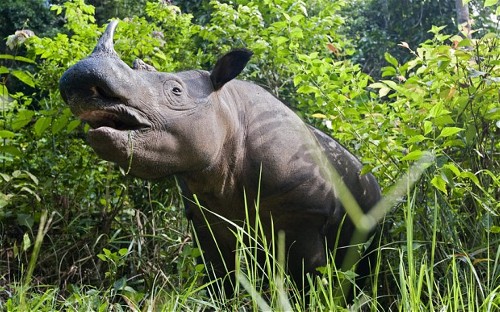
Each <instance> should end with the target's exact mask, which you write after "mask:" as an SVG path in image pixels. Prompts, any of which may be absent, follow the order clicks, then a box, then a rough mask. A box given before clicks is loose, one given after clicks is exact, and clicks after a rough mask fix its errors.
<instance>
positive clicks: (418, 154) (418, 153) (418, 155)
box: [401, 150, 424, 160]
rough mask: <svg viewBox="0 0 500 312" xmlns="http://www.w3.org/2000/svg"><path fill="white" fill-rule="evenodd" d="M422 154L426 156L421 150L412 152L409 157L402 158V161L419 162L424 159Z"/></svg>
mask: <svg viewBox="0 0 500 312" xmlns="http://www.w3.org/2000/svg"><path fill="white" fill-rule="evenodd" d="M422 154H424V152H422V151H421V150H416V151H412V152H410V153H408V155H406V156H404V157H403V158H401V160H418V159H420V158H421V157H422Z"/></svg>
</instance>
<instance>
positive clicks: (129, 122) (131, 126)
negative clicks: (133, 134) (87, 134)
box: [78, 106, 151, 131]
mask: <svg viewBox="0 0 500 312" xmlns="http://www.w3.org/2000/svg"><path fill="white" fill-rule="evenodd" d="M78 117H79V118H80V119H81V120H82V121H84V122H86V123H88V124H89V126H90V127H91V128H93V129H98V128H101V127H108V128H113V129H116V130H120V131H126V130H140V129H144V128H149V127H151V124H150V123H149V122H148V121H147V120H146V119H145V118H143V117H142V116H140V114H139V113H138V112H135V111H133V110H130V109H127V108H124V107H123V106H118V107H114V108H109V109H98V110H92V111H86V112H83V113H81V114H80V115H79V116H78Z"/></svg>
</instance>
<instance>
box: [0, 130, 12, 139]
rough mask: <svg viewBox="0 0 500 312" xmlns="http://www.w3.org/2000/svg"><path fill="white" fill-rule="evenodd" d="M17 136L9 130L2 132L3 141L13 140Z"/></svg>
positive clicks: (0, 133) (0, 131) (0, 135)
mask: <svg viewBox="0 0 500 312" xmlns="http://www.w3.org/2000/svg"><path fill="white" fill-rule="evenodd" d="M15 135H16V134H15V133H14V132H12V131H9V130H0V138H2V139H11V138H13V137H14V136H15Z"/></svg>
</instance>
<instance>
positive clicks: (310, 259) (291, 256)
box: [275, 215, 327, 289]
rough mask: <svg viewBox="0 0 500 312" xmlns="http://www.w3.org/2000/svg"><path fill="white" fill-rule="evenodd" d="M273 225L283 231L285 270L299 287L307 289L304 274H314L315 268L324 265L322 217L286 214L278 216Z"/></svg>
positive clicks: (324, 248)
mask: <svg viewBox="0 0 500 312" xmlns="http://www.w3.org/2000/svg"><path fill="white" fill-rule="evenodd" d="M275 225H276V228H277V229H278V231H279V230H281V229H283V231H284V232H285V242H286V243H285V246H286V251H285V252H286V255H287V271H288V273H289V274H290V275H291V276H292V278H293V279H294V280H295V282H296V283H297V286H299V288H304V289H307V288H308V285H307V280H306V279H305V275H306V274H312V275H316V274H318V271H317V270H316V269H317V268H318V267H321V266H325V265H326V252H327V247H326V246H325V236H324V234H323V233H322V227H323V225H324V218H321V217H317V216H304V215H301V216H298V215H288V216H286V217H282V218H279V219H278V220H277V221H276V222H275ZM306 225H307V226H306Z"/></svg>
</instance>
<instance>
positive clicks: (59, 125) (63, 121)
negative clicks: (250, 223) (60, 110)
mask: <svg viewBox="0 0 500 312" xmlns="http://www.w3.org/2000/svg"><path fill="white" fill-rule="evenodd" d="M67 124H68V116H65V115H63V116H61V117H59V118H56V119H55V120H54V122H53V123H52V134H56V133H59V132H60V131H61V130H62V129H64V127H66V125H67Z"/></svg>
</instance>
